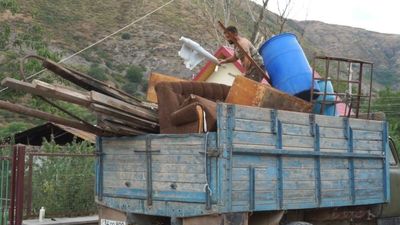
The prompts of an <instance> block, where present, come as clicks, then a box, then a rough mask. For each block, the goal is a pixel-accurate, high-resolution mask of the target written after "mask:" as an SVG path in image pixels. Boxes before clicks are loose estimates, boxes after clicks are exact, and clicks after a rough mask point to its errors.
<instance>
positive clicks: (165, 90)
mask: <svg viewBox="0 0 400 225" xmlns="http://www.w3.org/2000/svg"><path fill="white" fill-rule="evenodd" d="M229 88H230V87H229V86H227V85H223V84H216V83H206V82H196V81H194V82H190V81H186V82H161V83H159V84H157V85H156V87H155V90H156V93H157V98H158V112H159V121H160V133H191V132H196V130H197V120H196V119H195V117H193V116H190V117H188V118H185V119H183V120H182V121H179V118H180V116H179V115H181V114H185V113H190V111H191V112H194V111H193V110H194V109H193V110H192V109H190V107H189V108H186V109H184V111H181V112H179V110H180V109H181V108H182V107H187V106H188V105H190V104H193V103H194V102H199V103H198V104H200V105H201V106H202V107H203V109H204V110H205V112H206V118H208V117H209V118H210V121H209V120H207V125H209V126H210V127H209V128H213V129H215V121H214V122H212V121H211V119H212V118H214V120H215V113H216V112H215V110H216V103H215V102H216V101H224V100H225V98H226V96H227V94H228V92H229ZM192 94H193V95H192ZM191 95H192V96H191ZM194 96H199V97H202V98H198V97H194ZM195 105H197V103H196V104H193V105H192V106H195ZM176 111H178V112H176ZM173 113H175V114H173ZM213 114H214V115H213ZM173 115H174V116H173ZM172 116H173V118H174V121H172ZM193 119H195V120H196V121H194V122H193V124H192V123H190V121H191V120H193ZM209 130H210V129H209Z"/></svg>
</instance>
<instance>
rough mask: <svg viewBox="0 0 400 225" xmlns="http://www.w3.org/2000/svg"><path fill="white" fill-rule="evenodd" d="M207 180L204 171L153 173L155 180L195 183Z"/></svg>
mask: <svg viewBox="0 0 400 225" xmlns="http://www.w3.org/2000/svg"><path fill="white" fill-rule="evenodd" d="M205 180H206V177H205V174H204V173H200V174H199V173H168V172H163V173H153V181H164V182H184V183H192V182H193V183H195V182H198V181H204V182H205Z"/></svg>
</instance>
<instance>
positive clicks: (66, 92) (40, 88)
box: [1, 77, 90, 107]
mask: <svg viewBox="0 0 400 225" xmlns="http://www.w3.org/2000/svg"><path fill="white" fill-rule="evenodd" d="M1 84H2V86H5V87H9V88H12V89H14V90H18V91H24V92H27V93H30V94H34V95H38V96H42V97H47V98H55V99H59V100H62V101H66V102H71V103H74V104H78V105H81V106H86V107H88V106H89V105H90V97H89V95H88V94H87V93H83V92H80V91H78V90H71V89H67V88H64V87H60V86H54V85H51V84H48V83H45V82H42V81H38V80H34V81H33V84H31V83H27V82H23V81H19V80H16V79H13V78H10V77H6V78H4V79H3V80H2V82H1Z"/></svg>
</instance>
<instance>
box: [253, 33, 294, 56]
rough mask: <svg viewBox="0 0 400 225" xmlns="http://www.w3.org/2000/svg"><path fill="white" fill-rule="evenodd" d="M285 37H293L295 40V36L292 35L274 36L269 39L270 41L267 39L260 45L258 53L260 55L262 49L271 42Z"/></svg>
mask: <svg viewBox="0 0 400 225" xmlns="http://www.w3.org/2000/svg"><path fill="white" fill-rule="evenodd" d="M285 36H294V37H295V38H296V39H297V36H296V35H295V34H293V33H282V34H278V35H275V36H273V37H271V38H270V39H268V40H267V41H266V42H264V44H262V45H261V47H260V48H259V49H258V53H260V54H261V52H262V49H263V48H265V46H267V45H268V44H269V43H271V42H272V41H274V40H276V39H279V38H282V37H285Z"/></svg>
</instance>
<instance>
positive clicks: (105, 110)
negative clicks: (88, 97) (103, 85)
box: [90, 104, 159, 128]
mask: <svg viewBox="0 0 400 225" xmlns="http://www.w3.org/2000/svg"><path fill="white" fill-rule="evenodd" d="M90 108H91V109H92V110H94V111H95V112H97V113H100V114H104V115H107V116H113V117H116V118H119V119H122V120H127V121H130V123H135V124H137V126H143V127H146V128H147V127H149V128H155V127H157V126H159V125H158V123H157V122H153V121H150V120H146V119H143V118H140V117H137V116H135V115H132V114H128V113H125V112H122V111H120V110H117V109H112V108H109V107H107V106H104V105H99V104H91V105H90Z"/></svg>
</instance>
